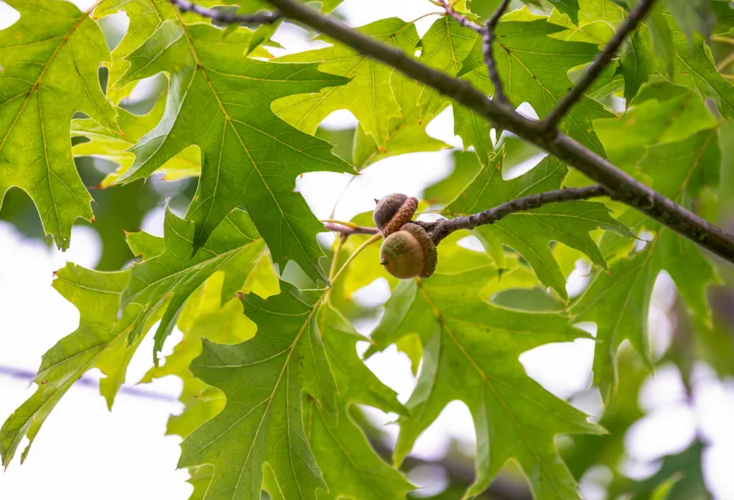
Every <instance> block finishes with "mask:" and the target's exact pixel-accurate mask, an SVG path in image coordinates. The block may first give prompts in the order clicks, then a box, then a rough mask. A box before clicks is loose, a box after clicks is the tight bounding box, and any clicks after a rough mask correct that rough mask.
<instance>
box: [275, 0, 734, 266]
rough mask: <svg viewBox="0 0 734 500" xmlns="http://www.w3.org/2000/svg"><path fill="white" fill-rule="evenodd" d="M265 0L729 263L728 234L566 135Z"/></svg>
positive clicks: (291, 7)
mask: <svg viewBox="0 0 734 500" xmlns="http://www.w3.org/2000/svg"><path fill="white" fill-rule="evenodd" d="M268 2H269V3H270V4H272V5H274V6H275V7H277V8H278V9H279V10H280V11H281V12H282V13H283V14H284V15H285V16H286V17H288V18H290V19H292V20H294V21H297V22H300V23H303V24H305V25H307V26H309V27H311V28H313V29H315V30H317V31H320V32H321V33H324V34H325V35H328V36H330V37H331V38H333V39H335V40H338V41H340V42H342V43H344V44H346V45H348V46H350V47H352V48H353V49H355V50H357V51H358V52H360V53H361V54H364V55H366V56H369V57H371V58H373V59H375V60H377V61H380V62H382V63H384V64H387V65H388V66H392V67H393V68H396V69H397V70H398V71H400V72H401V73H403V74H404V75H406V76H408V77H410V78H412V79H414V80H417V81H418V82H421V83H423V84H425V85H428V86H430V87H432V88H434V89H436V90H437V91H439V92H440V93H441V94H443V95H445V96H447V97H450V98H451V99H453V100H454V101H456V102H457V103H458V104H461V105H463V106H466V107H467V108H469V109H471V110H472V111H474V112H475V113H477V114H479V115H482V116H484V117H485V118H487V119H488V120H490V121H491V122H492V123H493V124H495V126H497V127H499V128H503V129H505V130H509V131H511V132H513V133H515V134H516V135H518V136H519V137H521V138H523V139H525V140H526V141H529V142H531V143H533V144H535V145H536V146H539V147H540V148H542V149H544V150H546V151H548V152H549V153H551V154H553V155H555V156H556V157H557V158H559V159H560V160H562V161H564V162H566V163H567V164H568V165H570V166H572V167H574V168H576V169H578V170H580V171H581V172H583V173H584V174H585V175H586V176H587V177H589V178H591V179H593V180H594V181H596V182H598V183H599V184H601V185H603V186H604V187H605V188H606V189H607V190H608V191H609V192H610V193H611V194H612V196H613V197H614V198H615V199H616V200H618V201H621V202H623V203H626V204H627V205H630V206H631V207H634V208H636V209H637V210H639V211H641V212H642V213H644V214H645V215H647V216H649V217H651V218H653V219H655V220H657V221H658V222H660V223H661V224H663V225H665V226H667V227H669V228H670V229H672V230H673V231H676V232H677V233H679V234H681V235H683V236H685V237H686V238H688V239H690V240H691V241H694V242H696V243H698V244H699V245H701V246H702V247H704V248H706V249H708V250H710V251H711V252H713V253H715V254H716V255H719V256H720V257H722V258H724V259H726V260H728V261H729V262H732V263H734V237H733V236H732V235H730V234H728V233H727V232H725V231H723V230H722V229H721V228H718V227H716V226H714V225H713V224H711V223H710V222H708V221H706V220H704V219H702V218H701V217H699V216H698V215H696V214H694V213H692V212H690V211H689V210H686V209H685V208H683V207H681V206H680V205H677V204H676V203H674V202H673V201H671V200H670V199H668V198H666V197H664V196H662V195H661V194H659V193H657V192H656V191H654V190H653V189H650V188H649V187H647V186H645V185H644V184H642V183H640V182H638V181H637V180H635V179H634V178H632V177H631V176H630V175H628V174H627V173H625V172H623V171H621V170H620V169H618V168H617V167H615V166H614V165H612V164H611V163H610V162H609V161H607V160H605V159H604V158H602V157H601V156H599V155H597V154H596V153H594V152H593V151H590V150H589V149H587V148H586V147H584V146H582V145H581V144H579V143H578V142H576V141H575V140H573V139H571V138H570V137H568V136H566V135H564V134H562V133H559V132H556V131H555V130H551V131H547V130H544V129H543V128H541V127H540V125H539V123H538V122H537V121H535V120H531V119H528V118H525V117H524V116H522V115H520V114H518V113H516V112H515V111H514V110H512V109H508V107H507V106H500V105H498V104H497V103H495V102H492V101H491V100H489V99H487V97H486V96H485V95H484V94H483V93H482V92H480V91H478V90H477V89H475V88H474V87H472V86H471V85H470V84H469V83H468V82H466V81H462V80H459V79H457V78H453V77H450V76H448V75H446V74H445V73H443V72H441V71H437V70H435V69H433V68H430V67H428V66H425V65H423V64H421V63H420V62H418V61H417V60H415V59H414V58H412V57H410V56H409V55H407V54H406V53H404V52H403V51H401V50H398V49H396V48H393V47H391V46H388V45H386V44H384V43H381V42H378V41H375V40H373V39H372V38H370V37H368V36H366V35H363V34H362V33H359V32H357V31H355V30H353V29H351V28H349V27H348V26H345V25H344V24H342V23H340V22H338V21H335V20H333V19H329V18H326V17H324V16H322V15H321V14H320V13H319V12H318V11H316V10H314V9H313V8H311V7H308V6H306V5H305V4H303V3H301V2H299V1H297V0H268Z"/></svg>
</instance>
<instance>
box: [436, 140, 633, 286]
mask: <svg viewBox="0 0 734 500" xmlns="http://www.w3.org/2000/svg"><path fill="white" fill-rule="evenodd" d="M493 160H494V161H493V162H492V163H491V165H490V166H489V167H487V168H482V169H481V170H480V171H479V173H478V174H477V175H476V177H475V178H474V180H473V181H472V183H471V184H469V186H467V188H466V189H465V190H464V191H463V192H462V193H461V194H460V195H459V196H458V197H457V198H456V199H455V200H454V201H452V202H451V203H450V204H449V205H448V206H447V207H446V209H445V210H444V212H445V213H447V214H451V215H454V216H458V215H469V214H474V213H477V212H481V211H484V210H488V209H490V208H492V207H496V206H497V205H499V204H501V203H504V202H506V201H510V200H513V199H516V198H520V197H523V196H528V195H531V194H534V193H540V192H543V191H550V190H554V189H560V187H561V184H562V182H563V179H564V178H565V176H566V174H567V172H568V169H567V168H566V166H565V165H563V164H562V163H561V162H559V161H558V160H556V159H554V158H551V157H547V158H545V159H544V160H543V161H542V162H541V163H540V164H539V165H538V166H536V167H535V168H533V169H532V170H530V171H529V172H528V173H526V174H524V175H521V176H520V177H516V178H514V179H512V180H509V181H505V180H503V179H502V164H503V161H504V151H503V150H500V152H498V153H497V154H496V155H495V156H494V158H493ZM596 228H602V229H604V230H606V231H613V232H615V233H618V234H620V235H622V236H627V237H630V236H632V235H631V233H629V231H628V230H627V228H626V227H625V226H624V225H623V224H621V223H619V222H618V221H617V220H615V219H613V218H612V217H611V216H610V215H609V209H607V207H606V206H605V205H604V204H602V203H596V202H589V201H574V202H563V203H552V204H547V205H544V206H542V207H540V208H538V209H534V210H529V211H525V212H517V213H513V214H510V215H509V216H507V217H505V218H503V219H502V220H500V221H498V222H496V223H495V224H491V225H485V226H479V227H478V228H477V229H476V231H477V232H478V233H479V234H480V235H481V236H482V238H483V239H484V240H485V241H488V242H490V244H491V245H492V246H495V247H498V248H501V245H507V246H509V247H511V248H513V249H514V250H516V251H517V252H518V253H520V254H521V255H522V256H523V257H524V258H525V259H526V260H527V261H528V263H529V264H530V266H531V267H532V268H533V270H534V271H535V273H536V274H537V276H538V279H540V281H541V282H542V283H543V284H544V285H546V286H549V287H552V288H553V289H554V290H555V291H556V292H557V293H558V294H559V295H560V296H561V297H562V298H563V299H567V297H568V295H567V293H566V279H565V277H564V276H563V274H562V273H561V269H560V267H559V266H558V263H557V262H556V260H555V258H554V257H553V254H552V253H551V249H550V246H549V244H550V242H551V241H558V242H561V243H563V244H565V245H568V246H570V247H571V248H575V249H577V250H579V251H581V252H583V253H585V254H586V255H588V257H589V258H590V259H591V261H592V262H593V263H594V264H596V265H598V266H600V267H602V268H603V269H607V264H606V261H605V259H604V257H603V256H602V254H601V252H600V251H599V248H598V247H597V246H596V243H595V242H594V241H593V240H592V239H591V237H590V236H589V234H588V233H589V232H590V231H592V230H594V229H596ZM498 265H501V264H500V263H499V262H498Z"/></svg>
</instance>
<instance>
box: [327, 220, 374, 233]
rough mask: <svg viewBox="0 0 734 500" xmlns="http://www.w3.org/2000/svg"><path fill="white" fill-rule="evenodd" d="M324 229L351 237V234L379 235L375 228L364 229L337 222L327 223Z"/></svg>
mask: <svg viewBox="0 0 734 500" xmlns="http://www.w3.org/2000/svg"><path fill="white" fill-rule="evenodd" d="M324 227H325V228H326V229H328V230H329V231H334V232H337V233H341V234H346V235H352V234H379V233H380V230H379V229H377V228H376V227H364V226H356V225H354V226H353V225H344V224H339V223H337V222H327V223H325V224H324Z"/></svg>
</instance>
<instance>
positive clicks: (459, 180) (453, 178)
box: [423, 151, 482, 205]
mask: <svg viewBox="0 0 734 500" xmlns="http://www.w3.org/2000/svg"><path fill="white" fill-rule="evenodd" d="M452 156H453V157H454V170H453V171H452V172H451V173H450V174H449V175H448V176H447V177H446V178H445V179H442V180H441V181H439V182H437V183H436V184H434V185H432V186H429V187H428V188H426V190H425V191H424V192H423V197H424V198H425V199H426V200H427V201H428V202H429V203H430V204H432V205H433V204H435V203H440V204H442V205H448V204H449V203H450V202H451V201H453V200H454V198H456V197H457V196H459V194H461V192H462V191H463V190H464V189H465V188H466V186H468V185H469V184H470V183H471V181H472V180H473V179H474V177H476V175H477V173H478V172H479V170H480V169H481V168H482V166H481V165H480V164H479V161H477V158H476V156H475V155H474V154H473V153H468V152H466V153H465V152H459V151H455V152H454V153H452Z"/></svg>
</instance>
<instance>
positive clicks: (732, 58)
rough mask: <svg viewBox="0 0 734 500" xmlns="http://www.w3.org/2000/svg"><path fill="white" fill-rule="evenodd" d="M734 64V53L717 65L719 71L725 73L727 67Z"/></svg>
mask: <svg viewBox="0 0 734 500" xmlns="http://www.w3.org/2000/svg"><path fill="white" fill-rule="evenodd" d="M733 62H734V52H732V53H731V54H729V55H728V56H726V57H725V58H724V59H722V60H721V61H719V64H717V65H716V70H717V71H723V70H724V69H726V67H727V66H729V65H730V64H731V63H733Z"/></svg>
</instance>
